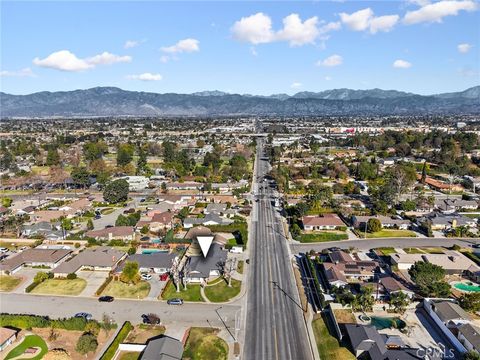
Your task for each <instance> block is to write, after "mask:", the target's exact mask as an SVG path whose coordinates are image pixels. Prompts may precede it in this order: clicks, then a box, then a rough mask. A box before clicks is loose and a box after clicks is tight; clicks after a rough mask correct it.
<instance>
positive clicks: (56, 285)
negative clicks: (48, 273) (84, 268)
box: [32, 278, 87, 295]
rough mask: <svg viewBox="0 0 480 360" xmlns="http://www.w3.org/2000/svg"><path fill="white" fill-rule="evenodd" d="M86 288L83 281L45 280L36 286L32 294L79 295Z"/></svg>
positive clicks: (78, 279)
mask: <svg viewBox="0 0 480 360" xmlns="http://www.w3.org/2000/svg"><path fill="white" fill-rule="evenodd" d="M85 286H87V282H86V281H85V280H84V279H80V278H77V279H73V280H68V279H47V280H45V281H43V282H41V283H40V284H38V285H37V286H36V287H35V288H34V289H33V290H32V294H52V295H79V294H80V293H81V292H82V291H83V289H85Z"/></svg>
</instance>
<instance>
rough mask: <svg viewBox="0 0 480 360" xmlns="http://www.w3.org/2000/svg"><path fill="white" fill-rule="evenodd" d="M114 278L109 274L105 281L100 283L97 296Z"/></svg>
mask: <svg viewBox="0 0 480 360" xmlns="http://www.w3.org/2000/svg"><path fill="white" fill-rule="evenodd" d="M112 280H113V277H112V276H109V277H108V278H107V279H106V280H105V281H104V282H103V284H102V285H100V287H99V288H98V289H97V292H96V293H95V294H96V295H97V296H98V295H100V294H101V293H102V292H103V290H105V288H106V287H107V286H108V284H110V283H111V282H112Z"/></svg>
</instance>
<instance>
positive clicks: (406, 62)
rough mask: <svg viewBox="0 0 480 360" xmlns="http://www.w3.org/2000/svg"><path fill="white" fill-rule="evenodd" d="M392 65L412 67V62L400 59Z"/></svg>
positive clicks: (401, 67) (395, 66) (398, 67)
mask: <svg viewBox="0 0 480 360" xmlns="http://www.w3.org/2000/svg"><path fill="white" fill-rule="evenodd" d="M392 66H393V67H394V68H397V69H408V68H409V67H412V64H411V63H409V62H408V61H406V60H401V59H398V60H395V61H394V62H393V64H392Z"/></svg>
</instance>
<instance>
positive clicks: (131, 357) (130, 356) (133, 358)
mask: <svg viewBox="0 0 480 360" xmlns="http://www.w3.org/2000/svg"><path fill="white" fill-rule="evenodd" d="M137 359H140V353H139V352H124V353H120V356H119V357H118V360H137Z"/></svg>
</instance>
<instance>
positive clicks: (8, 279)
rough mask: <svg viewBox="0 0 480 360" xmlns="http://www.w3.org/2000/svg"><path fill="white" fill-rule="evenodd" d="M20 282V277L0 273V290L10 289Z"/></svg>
mask: <svg viewBox="0 0 480 360" xmlns="http://www.w3.org/2000/svg"><path fill="white" fill-rule="evenodd" d="M21 282H22V278H20V277H16V276H11V275H0V291H12V290H13V289H15V288H16V287H17V286H18V285H19V284H20V283H21Z"/></svg>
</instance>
